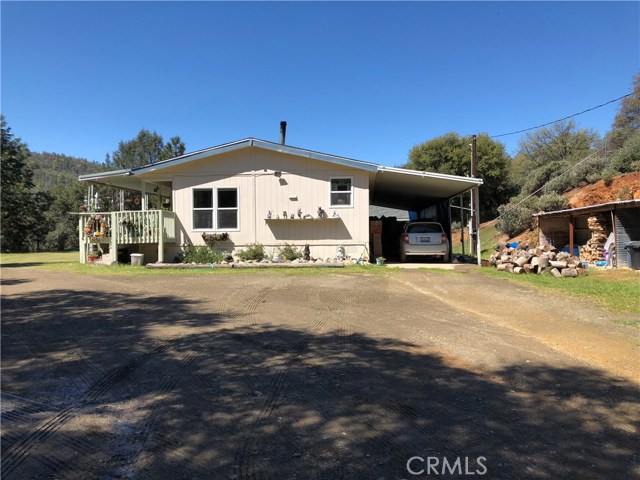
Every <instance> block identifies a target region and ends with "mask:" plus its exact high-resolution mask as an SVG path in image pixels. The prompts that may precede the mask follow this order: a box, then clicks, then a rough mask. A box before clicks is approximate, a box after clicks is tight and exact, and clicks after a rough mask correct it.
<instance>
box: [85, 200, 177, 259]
mask: <svg viewBox="0 0 640 480" xmlns="http://www.w3.org/2000/svg"><path fill="white" fill-rule="evenodd" d="M78 226H79V229H78V232H79V233H78V234H79V239H80V263H86V261H87V252H88V251H89V249H90V246H91V245H92V244H98V245H109V250H110V252H112V253H113V252H117V251H118V246H121V245H137V244H157V245H158V261H159V262H162V261H164V244H165V243H173V242H175V241H176V239H177V234H176V214H175V213H174V212H169V211H165V210H141V211H125V212H94V213H81V214H79V221H78Z"/></svg>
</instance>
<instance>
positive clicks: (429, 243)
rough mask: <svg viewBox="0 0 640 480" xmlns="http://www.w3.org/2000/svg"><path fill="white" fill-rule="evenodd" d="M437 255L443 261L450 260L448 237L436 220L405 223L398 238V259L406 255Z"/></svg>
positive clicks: (403, 259) (402, 259)
mask: <svg viewBox="0 0 640 480" xmlns="http://www.w3.org/2000/svg"><path fill="white" fill-rule="evenodd" d="M411 255H415V256H437V257H440V258H441V259H442V261H443V262H449V261H451V255H450V253H449V239H448V238H447V234H446V233H444V229H443V228H442V225H440V224H439V223H438V222H423V221H416V222H409V223H407V224H406V225H405V227H404V231H403V232H402V237H401V238H400V261H401V262H406V261H407V257H408V256H411Z"/></svg>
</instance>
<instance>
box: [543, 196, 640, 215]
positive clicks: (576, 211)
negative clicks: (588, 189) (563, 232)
mask: <svg viewBox="0 0 640 480" xmlns="http://www.w3.org/2000/svg"><path fill="white" fill-rule="evenodd" d="M632 207H640V200H621V201H618V202H607V203H599V204H597V205H589V206H587V207H576V208H567V209H565V210H555V211H553V212H541V213H535V214H533V216H534V217H544V218H549V217H570V216H574V215H588V214H590V213H598V212H608V211H610V210H616V209H619V208H632Z"/></svg>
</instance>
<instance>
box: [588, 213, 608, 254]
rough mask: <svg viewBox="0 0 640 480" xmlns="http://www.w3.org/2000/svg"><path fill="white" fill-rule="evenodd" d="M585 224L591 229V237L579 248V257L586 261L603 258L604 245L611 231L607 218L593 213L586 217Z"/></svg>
mask: <svg viewBox="0 0 640 480" xmlns="http://www.w3.org/2000/svg"><path fill="white" fill-rule="evenodd" d="M587 225H588V226H589V230H591V238H590V239H589V240H587V243H586V244H585V245H583V246H582V247H581V248H580V258H583V259H585V260H587V261H588V262H596V261H599V260H604V245H605V243H606V242H607V238H608V237H609V234H610V233H611V232H610V231H609V228H608V227H609V219H608V218H607V217H606V216H605V215H594V216H593V217H589V218H588V219H587Z"/></svg>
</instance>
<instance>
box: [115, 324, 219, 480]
mask: <svg viewBox="0 0 640 480" xmlns="http://www.w3.org/2000/svg"><path fill="white" fill-rule="evenodd" d="M216 335H217V333H210V334H207V338H205V339H204V340H202V341H201V342H199V343H198V344H197V345H196V346H195V347H194V348H192V349H191V350H190V351H189V353H187V354H186V355H185V356H184V357H183V358H181V359H180V360H179V361H178V365H177V366H176V369H175V370H174V371H173V373H172V374H171V375H169V376H168V377H167V378H165V380H164V381H163V382H162V384H161V385H160V387H159V388H158V390H157V391H154V392H153V393H154V395H155V396H158V395H159V396H163V395H166V394H168V393H170V392H172V391H173V390H174V389H175V387H176V385H177V384H178V383H179V382H180V380H183V379H184V378H185V371H186V370H187V369H189V368H191V366H192V365H193V364H194V362H195V361H196V359H197V358H198V356H199V355H200V354H202V352H204V351H205V350H206V349H207V347H208V346H209V345H210V344H211V343H212V342H213V341H214V340H215V337H216ZM162 412H163V406H162V405H161V406H159V407H156V406H154V407H153V408H151V409H149V412H148V413H147V414H146V415H145V416H144V417H143V419H142V421H141V422H140V423H139V424H138V425H137V427H136V432H135V437H136V440H137V441H136V442H135V445H134V446H131V445H128V446H127V449H126V452H119V451H116V452H114V453H113V455H112V457H111V460H110V462H109V464H110V465H113V464H116V463H119V464H120V465H121V466H120V468H118V471H117V472H116V475H117V476H119V477H120V476H124V477H127V478H130V477H131V476H132V475H133V473H134V472H133V471H132V470H133V469H134V468H135V464H136V463H137V462H138V460H139V458H140V456H141V455H142V454H143V453H144V451H145V447H146V446H147V442H148V438H149V436H150V434H151V432H152V431H153V428H154V426H155V425H156V424H157V421H158V418H159V417H160V415H161V413H162Z"/></svg>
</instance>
